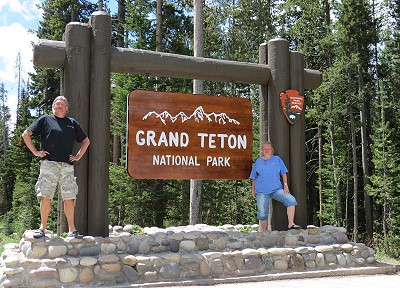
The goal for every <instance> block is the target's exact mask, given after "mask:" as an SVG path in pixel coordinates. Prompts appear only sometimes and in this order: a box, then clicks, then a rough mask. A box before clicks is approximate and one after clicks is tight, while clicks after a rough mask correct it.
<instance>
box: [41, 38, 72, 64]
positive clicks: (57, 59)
mask: <svg viewBox="0 0 400 288" xmlns="http://www.w3.org/2000/svg"><path fill="white" fill-rule="evenodd" d="M65 57H66V51H65V42H64V41H54V40H43V39H39V41H37V42H35V43H34V44H33V65H35V66H36V67H40V68H64V63H65Z"/></svg>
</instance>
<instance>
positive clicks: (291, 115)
mask: <svg viewBox="0 0 400 288" xmlns="http://www.w3.org/2000/svg"><path fill="white" fill-rule="evenodd" d="M280 99H281V105H282V111H283V114H285V116H286V119H287V120H288V121H289V123H290V124H293V123H294V122H296V120H297V118H298V117H299V116H300V114H301V112H302V111H303V107H304V96H302V95H300V94H299V91H297V90H286V91H285V92H282V93H281V94H280Z"/></svg>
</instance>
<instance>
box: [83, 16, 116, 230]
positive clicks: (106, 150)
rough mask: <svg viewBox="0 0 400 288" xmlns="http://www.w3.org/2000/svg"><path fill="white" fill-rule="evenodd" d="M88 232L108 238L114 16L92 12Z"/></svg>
mask: <svg viewBox="0 0 400 288" xmlns="http://www.w3.org/2000/svg"><path fill="white" fill-rule="evenodd" d="M89 25H90V26H91V28H92V30H91V31H92V36H91V37H92V42H91V64H92V66H91V73H90V75H91V78H90V121H89V131H90V133H89V134H90V135H89V137H90V141H91V144H90V148H89V183H88V234H89V235H92V236H102V237H108V191H109V187H108V185H109V171H108V165H109V160H110V159H109V158H110V157H109V155H110V145H109V144H110V105H111V103H110V102H111V100H110V77H111V72H110V67H111V52H110V50H111V17H110V15H109V14H108V13H106V12H95V13H93V14H92V17H91V19H90V23H89Z"/></svg>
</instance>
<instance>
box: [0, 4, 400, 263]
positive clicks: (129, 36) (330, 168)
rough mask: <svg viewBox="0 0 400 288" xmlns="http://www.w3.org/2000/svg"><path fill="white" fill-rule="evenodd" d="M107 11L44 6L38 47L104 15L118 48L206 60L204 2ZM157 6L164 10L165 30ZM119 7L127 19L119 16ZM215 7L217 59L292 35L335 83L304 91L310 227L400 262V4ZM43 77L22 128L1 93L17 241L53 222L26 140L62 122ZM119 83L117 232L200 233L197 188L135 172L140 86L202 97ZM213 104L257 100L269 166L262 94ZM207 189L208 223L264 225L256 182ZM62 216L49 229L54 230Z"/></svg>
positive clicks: (28, 91) (245, 93)
mask: <svg viewBox="0 0 400 288" xmlns="http://www.w3.org/2000/svg"><path fill="white" fill-rule="evenodd" d="M98 2H99V3H95V1H88V0H44V1H41V4H39V5H40V7H41V9H42V10H43V17H42V20H41V21H40V23H39V28H38V30H37V31H36V34H37V36H38V37H39V38H41V39H49V40H57V41H62V37H63V33H64V31H65V26H66V24H67V23H69V22H71V21H78V22H84V23H87V22H88V20H89V18H90V15H91V14H92V13H93V12H94V11H96V10H98V9H99V7H100V5H101V7H103V9H104V10H105V11H107V12H109V13H110V15H111V16H112V25H113V33H112V45H113V46H116V47H128V48H137V49H145V50H153V51H163V52H168V53H174V54H182V55H191V56H193V53H194V40H193V39H194V21H193V17H194V16H193V2H195V1H186V0H185V1H182V0H162V1H161V0H157V1H156V0H108V1H107V0H105V1H98ZM157 5H161V7H162V9H161V13H160V14H161V15H160V16H161V18H158V19H156V18H157V17H156V16H157V13H156V10H157ZM114 6H115V7H117V8H118V9H117V11H111V9H110V7H114ZM159 7H160V6H159ZM202 8H203V17H204V21H203V33H204V40H203V42H204V44H203V45H204V57H207V58H215V59H223V60H234V61H242V62H251V63H258V61H259V59H258V57H259V52H258V51H259V46H260V44H262V43H265V42H267V41H268V40H271V39H274V38H284V39H287V40H288V41H289V45H290V50H291V51H300V52H301V53H303V54H304V58H305V66H306V68H309V69H315V70H319V71H321V72H322V75H323V82H322V85H321V86H320V87H319V88H318V89H315V90H310V91H305V110H304V113H305V118H306V153H307V155H306V159H307V166H306V167H307V171H306V175H307V191H306V195H307V205H308V207H307V211H308V224H309V225H316V226H322V225H333V226H342V227H345V228H346V229H347V231H348V237H349V239H352V240H354V241H359V242H364V243H366V244H367V245H371V246H372V247H374V248H375V249H377V250H380V251H384V252H386V253H387V254H390V255H391V256H393V257H400V237H399V235H400V197H399V196H400V177H399V175H400V141H399V135H400V117H398V116H396V115H398V114H399V113H400V92H399V91H400V1H399V0H390V1H389V0H380V1H378V0H288V1H282V0H212V1H209V0H203V5H202ZM157 20H160V21H161V22H160V23H161V32H162V33H161V37H160V38H157V37H156V34H157V33H156V30H157ZM16 60H17V61H16V63H17V64H18V59H16ZM17 68H18V65H17ZM35 70H36V71H35V73H32V74H31V75H30V78H29V79H19V81H18V94H19V95H18V97H19V98H18V99H19V101H18V110H17V116H16V122H15V123H13V124H12V125H11V124H10V120H11V116H10V109H9V108H8V107H7V106H6V99H7V96H8V95H7V93H8V92H7V91H6V90H5V88H4V84H3V83H0V100H1V101H0V105H1V108H0V120H1V121H0V132H1V133H0V138H1V141H0V155H1V161H0V217H1V218H0V219H1V220H0V223H1V225H0V226H1V231H0V232H1V233H3V234H4V235H11V234H12V233H17V235H19V236H21V235H22V234H23V232H24V231H25V230H27V229H35V228H37V227H38V225H39V221H40V217H39V205H38V202H37V199H36V195H35V192H34V186H35V183H36V180H37V175H38V172H39V171H38V170H39V159H37V157H34V156H33V155H32V154H31V153H30V151H29V150H28V148H27V147H26V146H25V145H24V144H23V143H21V134H22V132H23V131H24V130H25V129H26V128H27V127H28V126H29V125H30V124H31V123H32V122H33V121H34V120H35V119H37V117H39V116H40V115H43V114H45V113H51V103H52V101H53V99H54V98H55V97H56V96H58V95H60V71H59V70H57V69H44V68H36V69H35ZM16 72H18V71H16ZM111 81H112V86H111V95H110V98H111V120H110V121H111V135H109V136H110V143H111V145H110V153H109V158H110V161H109V171H110V187H109V203H108V209H109V211H108V213H109V223H110V225H126V224H134V225H138V226H140V227H146V226H148V227H151V226H157V227H169V226H181V225H188V224H189V206H190V203H189V200H190V180H170V179H164V180H135V179H132V178H130V177H129V176H128V175H127V173H126V170H125V163H126V125H127V124H126V106H127V103H126V100H127V95H128V94H129V93H130V92H131V91H133V90H137V89H141V90H150V91H155V90H158V91H166V92H181V93H193V81H192V80H183V79H173V78H156V77H151V76H148V75H130V74H116V73H113V74H112V79H111ZM204 94H209V95H217V96H218V95H224V96H232V97H243V98H248V99H250V100H251V103H252V106H253V134H254V142H253V147H254V148H253V149H254V151H253V159H254V160H255V159H256V158H257V157H258V156H259V155H260V154H259V153H260V151H259V147H260V143H259V138H260V137H259V125H260V124H259V87H258V86H257V85H248V84H240V83H221V82H213V81H204ZM396 139H397V140H396ZM36 145H37V146H39V143H36ZM89 149H90V147H89ZM295 172H296V171H290V172H289V173H295ZM201 191H202V199H201V219H202V223H205V224H208V225H223V224H228V223H229V224H255V223H257V219H256V208H255V201H254V199H253V198H252V196H251V182H250V181H249V180H243V181H239V180H236V181H232V180H230V181H226V180H224V181H223V180H203V181H201ZM56 202H57V201H53V205H57V203H56ZM56 211H57V209H56V207H54V208H53V209H52V212H51V215H50V216H51V219H50V221H49V225H48V229H50V230H53V231H56V230H57V227H56V225H57V212H56Z"/></svg>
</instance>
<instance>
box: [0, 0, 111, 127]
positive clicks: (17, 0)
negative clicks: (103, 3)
mask: <svg viewBox="0 0 400 288" xmlns="http://www.w3.org/2000/svg"><path fill="white" fill-rule="evenodd" d="M42 2H43V1H42V0H0V83H4V85H5V89H6V92H7V93H6V95H7V106H8V108H10V112H11V118H12V121H11V128H12V129H13V128H14V123H15V112H16V108H17V103H18V97H17V95H18V78H17V76H16V74H17V69H16V60H17V55H18V52H20V53H21V63H22V80H23V81H24V82H25V83H27V82H28V81H29V75H28V73H30V72H34V71H35V70H34V69H33V63H32V58H33V51H32V43H33V42H35V41H37V40H38V38H37V37H36V35H35V34H36V33H34V32H31V31H32V30H33V31H35V30H37V29H38V28H39V21H40V20H42V11H41V10H40V9H39V8H37V4H40V3H42ZM91 2H92V3H97V0H92V1H91ZM114 2H115V3H116V1H113V0H111V1H110V3H112V4H113V5H114V4H115V3H114ZM113 5H111V6H113Z"/></svg>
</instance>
